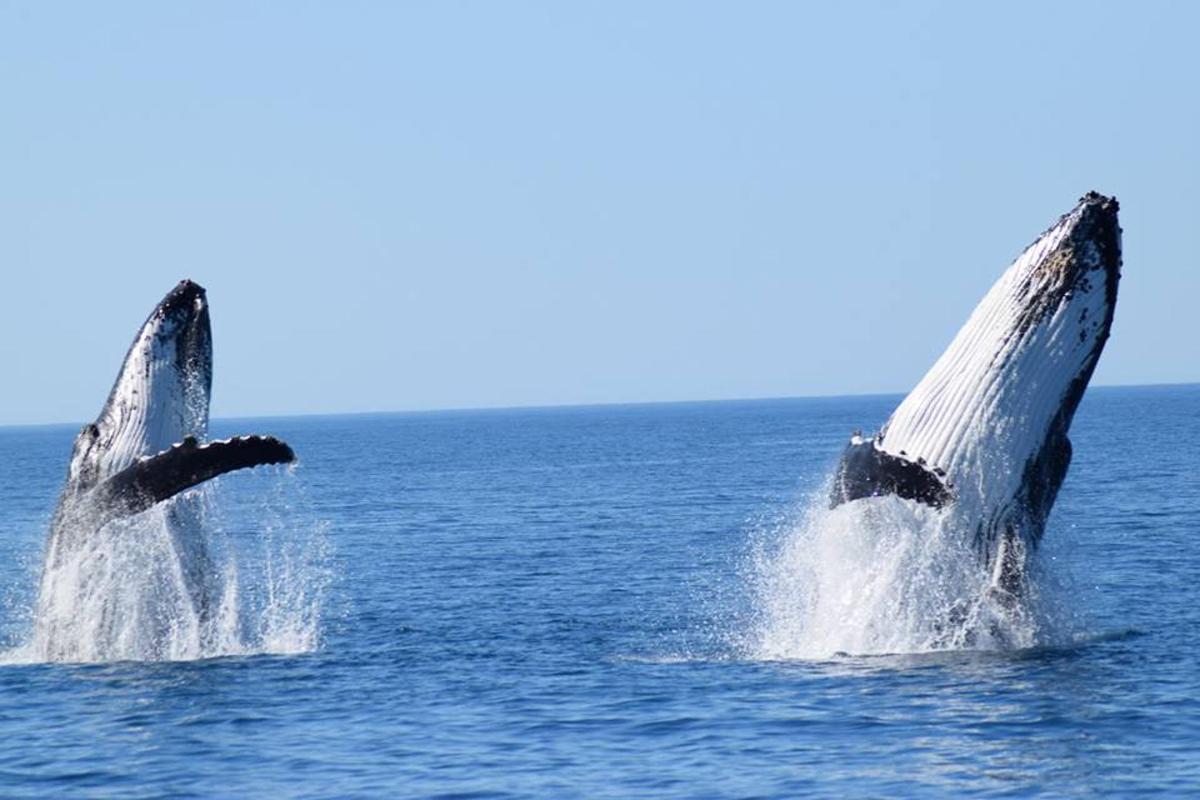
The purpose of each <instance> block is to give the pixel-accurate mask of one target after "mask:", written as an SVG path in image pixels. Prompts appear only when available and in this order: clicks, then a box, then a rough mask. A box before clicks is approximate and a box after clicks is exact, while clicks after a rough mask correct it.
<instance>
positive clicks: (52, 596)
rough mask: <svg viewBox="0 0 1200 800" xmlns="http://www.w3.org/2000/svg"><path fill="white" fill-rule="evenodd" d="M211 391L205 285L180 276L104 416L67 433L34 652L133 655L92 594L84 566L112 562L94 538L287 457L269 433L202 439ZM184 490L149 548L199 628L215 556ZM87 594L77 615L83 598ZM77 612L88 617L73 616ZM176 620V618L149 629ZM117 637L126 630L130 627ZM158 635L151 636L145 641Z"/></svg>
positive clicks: (108, 605) (110, 605)
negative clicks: (160, 546)
mask: <svg viewBox="0 0 1200 800" xmlns="http://www.w3.org/2000/svg"><path fill="white" fill-rule="evenodd" d="M211 388H212V330H211V325H210V321H209V312H208V301H207V298H206V295H205V292H204V289H203V288H201V287H200V286H199V285H198V284H196V283H193V282H192V281H188V280H185V281H182V282H180V283H179V284H178V285H177V286H176V287H175V288H174V289H172V290H171V291H170V292H169V293H168V294H167V295H166V297H164V298H163V300H162V301H161V302H160V303H159V304H158V305H157V306H156V307H155V308H154V310H153V311H152V312H151V313H150V316H149V317H148V318H147V319H146V321H145V323H144V324H143V325H142V327H141V328H140V329H139V331H138V333H137V336H136V337H135V338H134V340H133V343H132V344H131V345H130V347H129V351H128V353H127V354H126V356H125V360H124V362H123V363H122V365H121V369H120V371H119V372H118V374H117V379H116V381H115V383H114V384H113V387H112V391H111V392H110V393H109V396H108V400H107V402H105V404H104V407H103V408H102V409H101V411H100V415H99V416H98V417H97V418H96V421H95V422H92V423H90V424H88V425H85V426H84V427H83V429H82V430H81V431H80V432H79V435H78V436H76V438H75V442H74V448H73V452H72V455H71V460H70V464H69V466H68V469H67V477H66V481H65V485H64V487H63V490H62V494H61V496H60V498H59V501H58V505H57V508H56V509H55V512H54V516H53V518H52V521H51V525H50V533H49V538H48V541H47V544H46V553H45V561H44V565H43V572H42V579H41V584H40V589H39V596H38V604H37V609H36V612H35V613H36V618H35V632H34V647H35V649H36V650H37V652H38V654H39V655H40V656H41V657H42V658H45V659H48V660H66V659H76V658H79V659H89V658H104V657H107V655H108V654H110V652H113V651H115V652H119V653H121V654H123V655H124V656H125V657H131V656H130V655H129V651H128V648H125V649H122V648H121V647H120V646H118V645H117V644H116V643H114V642H112V641H106V640H105V637H106V636H109V637H110V638H111V636H112V634H111V630H113V629H116V628H119V627H120V624H121V623H120V620H119V619H117V617H119V616H120V614H121V611H120V608H119V607H117V606H119V604H118V603H117V601H115V600H113V599H112V598H109V597H103V596H101V597H99V598H97V597H96V595H97V593H100V594H103V592H98V590H97V589H96V587H95V584H96V583H98V580H97V579H96V578H95V576H94V574H92V573H95V572H97V571H99V570H102V569H105V568H111V564H107V563H106V562H107V561H110V560H111V557H112V554H111V552H106V551H105V550H104V549H103V548H101V549H97V548H96V547H95V545H94V542H95V540H96V539H97V538H98V537H99V536H100V532H101V531H102V530H103V529H105V527H106V526H109V525H110V523H113V522H116V521H120V520H125V519H128V518H131V517H133V516H134V515H137V514H139V513H141V512H145V511H147V510H148V509H151V508H153V507H155V506H157V505H158V504H160V503H163V501H166V500H169V499H171V498H175V497H176V496H177V495H179V494H180V493H181V492H184V491H185V490H187V489H190V488H192V487H195V486H197V485H199V484H201V483H203V482H204V481H207V480H209V479H211V478H214V477H216V476H218V475H221V474H224V473H226V472H230V471H232V470H237V469H242V468H246V467H253V466H257V465H260V464H282V463H288V462H291V461H293V460H294V458H295V456H294V454H293V452H292V449H291V448H290V447H289V446H288V445H287V444H285V443H284V442H282V441H280V440H279V439H276V438H274V437H272V436H257V435H252V436H239V437H234V438H231V439H226V440H223V441H213V442H205V441H204V439H205V436H206V434H207V431H208V408H209V396H210V392H211ZM189 499H194V498H189V497H188V496H186V495H184V496H181V497H178V498H177V499H176V501H175V502H173V503H169V504H165V505H166V507H165V508H164V509H163V511H164V521H165V527H166V528H167V530H168V534H169V536H168V542H169V545H168V546H167V548H166V552H160V553H158V555H157V557H158V558H159V559H163V558H165V559H166V560H168V561H169V562H171V563H169V564H166V565H164V566H163V567H162V568H163V569H164V570H165V571H164V574H168V575H172V576H176V577H178V578H179V579H180V582H181V583H182V584H183V586H184V587H185V589H186V591H185V592H184V593H183V594H185V595H186V597H185V598H184V600H183V601H182V602H183V604H184V605H186V606H187V608H186V609H185V611H186V612H187V613H188V615H189V616H190V620H191V624H192V625H193V626H194V627H195V628H196V629H198V630H202V629H203V628H204V626H205V624H206V622H207V620H208V618H209V617H210V614H211V608H210V605H211V603H212V599H213V598H212V597H211V596H210V591H209V586H210V584H209V575H208V574H207V572H208V570H209V568H210V566H211V565H210V563H209V560H208V554H207V549H206V543H205V538H204V536H203V532H202V531H201V530H199V519H198V516H199V513H200V510H199V508H198V506H197V505H196V503H195V502H188V501H189ZM133 533H134V534H136V531H134V532H133ZM128 580H129V576H125V577H123V578H122V577H117V578H116V579H115V580H114V581H112V582H111V583H110V584H109V588H110V589H111V588H113V587H117V588H119V584H121V583H123V582H127V581H128ZM89 592H90V595H91V596H90V597H89V598H88V601H87V602H88V603H90V605H89V608H88V610H87V612H86V613H85V612H84V610H83V609H82V606H83V605H85V601H84V600H83V599H81V598H83V597H84V596H86V595H88V594H89ZM139 607H140V606H139ZM176 611H178V608H176ZM85 616H86V617H88V619H87V620H84V619H81V617H85ZM180 624H181V623H180V621H179V620H172V621H170V622H169V623H167V624H164V625H163V626H161V627H160V629H159V630H158V631H157V633H154V634H152V638H155V637H157V638H161V637H162V636H163V635H166V634H165V633H164V631H168V630H169V629H170V628H171V627H172V626H174V628H176V629H178V627H179V625H180ZM81 626H82V627H86V628H87V631H86V634H83V633H82V632H81ZM123 635H124V636H125V638H126V639H127V638H128V633H126V634H123ZM80 639H87V640H88V641H87V642H86V643H84V642H81V641H80ZM160 644H161V643H160V642H159V643H155V642H151V644H150V648H151V649H152V650H153V648H155V647H158V646H160ZM150 656H151V657H153V656H154V653H153V652H152V653H151V654H150ZM132 657H137V656H136V655H135V656H132Z"/></svg>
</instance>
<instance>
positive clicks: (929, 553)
mask: <svg viewBox="0 0 1200 800" xmlns="http://www.w3.org/2000/svg"><path fill="white" fill-rule="evenodd" d="M826 496H827V494H826V493H824V492H822V493H818V494H817V495H815V496H814V497H813V498H812V499H811V500H810V501H809V502H808V503H807V504H806V505H805V506H804V508H803V510H802V511H801V512H800V513H799V515H798V517H795V518H791V519H788V520H785V521H783V522H781V523H779V524H778V525H776V526H775V528H774V530H760V531H759V532H758V533H757V534H756V535H755V537H754V542H753V544H752V548H751V555H750V558H749V559H748V561H747V564H746V569H745V573H746V578H747V580H748V583H749V585H750V587H751V595H752V598H753V610H752V613H751V617H750V622H749V625H748V626H747V629H746V630H747V632H746V633H745V634H743V636H742V640H741V641H739V642H738V649H739V650H741V651H742V652H743V653H745V654H746V655H747V656H748V657H751V658H755V659H765V660H774V659H808V660H817V659H827V658H830V657H833V656H837V655H844V654H852V655H855V656H863V655H883V654H898V653H925V652H936V651H945V650H964V649H972V650H1007V649H1017V648H1027V647H1034V646H1046V645H1052V644H1055V643H1058V642H1062V641H1069V640H1070V639H1071V638H1072V636H1073V634H1072V633H1071V630H1070V629H1071V627H1072V626H1071V624H1070V623H1071V621H1072V620H1071V615H1069V614H1064V613H1062V604H1061V601H1060V600H1059V596H1058V592H1056V591H1055V589H1056V586H1057V584H1056V582H1055V580H1054V579H1053V578H1052V577H1051V576H1048V575H1047V574H1046V573H1045V571H1044V570H1043V569H1042V568H1041V567H1040V565H1039V563H1038V559H1036V558H1035V559H1033V564H1032V571H1031V573H1030V576H1029V581H1028V590H1027V591H1026V592H1025V593H1024V594H1023V596H1022V597H1021V598H1019V600H1018V601H1017V602H1016V603H1015V604H1013V603H1012V602H1011V601H1009V602H1006V601H1005V600H1004V599H1003V598H1000V597H998V596H997V595H996V594H995V593H992V592H989V591H988V588H989V586H990V585H991V575H990V574H989V572H988V570H987V568H986V566H985V565H984V564H982V563H981V560H980V559H979V557H978V556H977V554H976V552H975V551H974V549H973V548H972V546H971V544H970V542H971V537H970V536H969V535H964V533H963V531H961V530H959V529H957V527H956V525H955V515H953V514H947V513H943V512H941V511H938V510H936V509H933V508H930V507H928V506H924V505H921V504H918V503H914V502H912V501H908V500H903V499H901V498H899V497H895V496H887V497H877V498H869V499H863V500H859V501H855V502H853V503H846V504H843V505H841V506H839V507H838V508H835V509H832V510H831V509H828V508H827V507H826V505H825V503H824V499H825V497H826Z"/></svg>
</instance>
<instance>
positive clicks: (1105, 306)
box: [830, 192, 1121, 593]
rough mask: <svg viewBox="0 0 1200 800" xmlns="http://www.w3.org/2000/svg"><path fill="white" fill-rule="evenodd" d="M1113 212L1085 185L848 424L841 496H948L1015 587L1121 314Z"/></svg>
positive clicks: (834, 501)
mask: <svg viewBox="0 0 1200 800" xmlns="http://www.w3.org/2000/svg"><path fill="white" fill-rule="evenodd" d="M1117 211H1118V205H1117V201H1116V199H1115V198H1110V197H1105V196H1103V195H1101V194H1098V193H1096V192H1089V193H1088V194H1087V195H1085V196H1084V197H1083V198H1081V199H1080V200H1079V203H1078V204H1077V205H1076V206H1075V207H1074V208H1073V209H1072V210H1071V211H1070V212H1068V213H1067V214H1065V215H1063V216H1062V217H1061V218H1060V219H1059V220H1058V221H1057V222H1056V223H1055V224H1054V225H1053V226H1052V227H1051V228H1050V229H1049V230H1047V231H1046V232H1045V233H1044V234H1042V236H1041V237H1039V238H1038V239H1037V240H1036V241H1035V242H1034V243H1033V244H1031V245H1030V246H1029V247H1027V248H1026V249H1025V251H1024V252H1023V253H1021V255H1020V256H1019V257H1018V258H1017V260H1016V261H1015V262H1013V264H1012V265H1011V266H1010V267H1009V268H1008V269H1007V270H1006V271H1005V272H1004V274H1003V275H1001V277H1000V279H999V280H998V281H997V282H996V283H995V285H993V286H992V288H991V290H990V291H988V293H987V294H986V295H985V296H984V298H983V300H982V301H980V303H979V305H978V306H977V307H976V308H975V311H974V312H973V313H972V314H971V316H970V318H969V319H968V320H967V323H966V324H965V325H964V326H963V327H962V329H961V330H960V331H959V332H958V335H957V336H955V338H954V340H953V341H952V342H951V343H950V346H949V347H948V348H947V349H946V351H945V352H944V353H943V354H942V356H941V357H940V358H939V359H938V360H937V362H936V363H935V364H934V365H933V367H932V368H931V369H930V370H929V372H928V373H927V374H926V375H925V377H924V378H922V379H921V381H920V382H919V383H918V384H917V386H916V388H914V389H913V390H912V391H911V392H910V393H909V394H908V396H906V397H905V398H904V400H903V401H902V402H901V403H900V405H899V406H898V407H897V408H896V409H895V411H893V412H892V415H891V416H890V417H889V418H888V420H887V422H886V423H884V425H883V427H882V428H881V429H880V431H879V432H878V433H877V434H875V435H874V436H872V437H863V436H861V435H855V436H854V437H852V439H851V441H850V443H849V445H848V446H847V448H846V451H845V453H844V454H843V456H842V459H841V462H840V464H839V466H838V469H837V472H836V474H835V477H834V482H833V487H832V492H831V497H830V504H831V506H833V507H836V506H838V505H841V504H842V503H847V502H853V501H855V500H859V499H862V498H866V497H873V496H880V495H889V494H890V495H897V496H899V497H903V498H906V499H909V500H913V501H916V502H919V503H924V504H926V505H929V506H933V507H935V508H939V509H942V512H943V513H945V514H949V515H953V517H952V518H951V519H952V521H953V523H954V524H955V525H956V526H957V527H959V528H961V529H962V530H963V533H964V534H965V535H969V536H971V537H973V541H974V543H975V545H976V547H977V549H978V552H979V553H980V555H981V556H982V557H983V558H984V559H986V561H987V563H988V565H989V567H990V568H991V569H992V570H993V585H994V586H995V587H997V588H999V589H1002V590H1004V591H1006V592H1014V593H1015V592H1017V591H1018V590H1019V584H1020V581H1021V579H1022V576H1023V574H1024V562H1025V557H1026V555H1027V554H1028V552H1030V551H1031V550H1032V548H1034V547H1036V545H1037V543H1038V541H1039V540H1040V538H1041V536H1042V533H1043V531H1044V530H1045V525H1046V518H1047V516H1048V515H1049V513H1050V509H1051V508H1052V506H1053V505H1054V500H1055V498H1056V496H1057V494H1058V490H1059V488H1060V487H1061V485H1062V482H1063V479H1064V478H1065V476H1066V474H1067V469H1068V467H1069V466H1070V463H1071V442H1070V440H1069V439H1068V436H1067V434H1068V431H1069V430H1070V427H1071V420H1072V418H1073V417H1074V415H1075V410H1076V409H1077V408H1078V406H1079V401H1080V399H1081V398H1082V397H1083V393H1084V390H1085V389H1086V388H1087V385H1088V381H1089V380H1090V379H1091V376H1092V372H1093V370H1094V369H1095V367H1096V362H1097V361H1098V360H1099V358H1100V354H1101V352H1102V351H1103V349H1104V344H1105V342H1106V341H1107V340H1108V337H1109V331H1110V328H1111V326H1112V319H1113V310H1114V308H1115V307H1116V301H1117V285H1118V283H1119V281H1120V272H1121V229H1120V226H1119V225H1118V221H1117Z"/></svg>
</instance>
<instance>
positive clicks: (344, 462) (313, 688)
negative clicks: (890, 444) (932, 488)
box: [0, 386, 1200, 798]
mask: <svg viewBox="0 0 1200 800" xmlns="http://www.w3.org/2000/svg"><path fill="white" fill-rule="evenodd" d="M898 400H899V397H851V398H828V399H795V400H771V401H747V402H720V403H676V404H662V405H631V406H605V407H580V408H558V409H531V410H495V411H471V412H467V411H464V412H439V413H413V414H389V415H367V416H340V417H313V418H281V419H254V420H220V421H216V422H214V424H213V434H214V436H223V435H228V434H233V433H243V432H263V433H273V434H276V435H278V436H281V437H283V438H285V439H286V440H288V441H289V442H290V443H291V444H292V445H293V446H294V447H295V449H296V451H297V453H298V455H299V458H300V463H299V465H298V466H296V467H295V468H293V469H278V468H267V469H259V470H255V471H253V472H247V473H236V474H231V475H227V476H225V477H223V478H221V479H220V480H219V481H218V482H217V483H216V485H215V486H212V487H210V488H208V489H206V490H205V502H206V503H207V504H208V507H209V513H208V515H207V517H206V520H207V522H206V525H207V528H206V535H209V536H212V537H213V539H214V541H215V542H216V543H217V544H218V547H217V552H219V553H220V554H221V559H222V560H221V565H222V567H223V568H225V569H227V570H229V575H231V576H233V577H232V578H231V584H230V585H236V587H237V592H236V593H234V594H232V595H231V596H230V597H229V598H228V600H229V602H231V603H234V604H236V605H237V609H236V610H237V614H238V616H239V617H240V619H241V620H242V622H241V627H240V628H239V629H238V636H239V637H240V638H237V639H236V640H230V641H227V642H225V643H224V644H223V645H222V648H223V649H221V650H219V651H216V652H211V653H210V652H202V653H199V655H200V656H201V657H198V658H190V659H188V660H175V661H146V660H122V661H113V662H108V663H86V664H66V663H37V660H36V658H32V657H31V656H30V653H29V649H28V642H29V640H30V637H31V635H32V634H31V631H32V630H33V627H34V625H35V623H36V608H35V600H36V597H37V592H38V581H39V574H40V570H41V557H42V549H43V547H44V543H45V535H46V529H47V525H48V522H49V517H50V514H51V512H52V510H53V507H54V502H55V500H56V497H57V494H58V490H59V488H60V485H61V482H62V479H63V474H64V471H65V468H66V461H67V458H68V456H69V454H70V448H71V440H72V438H73V436H74V433H75V432H76V428H75V426H53V427H37V428H5V429H0V587H2V591H0V594H2V597H3V605H2V608H0V634H2V636H3V644H4V654H3V656H0V661H2V662H3V663H2V664H0V737H2V738H0V741H2V742H3V744H2V745H0V796H4V797H21V796H56V797H61V796H121V797H331V796H339V797H393V796H414V797H417V796H419V797H439V796H440V797H524V796H543V797H556V798H557V797H641V796H660V797H663V796H678V797H802V796H803V797H823V796H824V797H903V796H944V797H967V796H989V797H990V796H1021V797H1024V796H1037V795H1046V796H1055V797H1059V796H1074V797H1094V796H1112V797H1133V796H1139V795H1155V796H1167V797H1172V796H1184V795H1189V794H1191V795H1195V794H1198V793H1200V643H1198V642H1197V634H1198V632H1200V455H1198V452H1200V450H1198V449H1197V447H1196V443H1197V442H1200V386H1180V387H1149V388H1095V389H1092V390H1090V391H1089V393H1088V394H1087V396H1086V398H1085V399H1084V401H1083V404H1082V406H1081V408H1080V410H1079V413H1078V416H1077V418H1076V422H1075V425H1074V427H1073V430H1072V439H1073V441H1074V445H1075V455H1074V463H1073V465H1072V467H1071V472H1070V474H1069V476H1068V478H1067V481H1066V484H1065V485H1064V487H1063V489H1062V492H1061V494H1060V496H1059V500H1058V503H1057V506H1056V507H1055V510H1054V513H1053V515H1052V517H1051V521H1050V524H1049V528H1048V531H1047V534H1046V538H1045V540H1044V543H1043V546H1042V548H1041V549H1040V550H1039V552H1038V554H1037V557H1036V558H1037V564H1036V569H1035V580H1036V582H1037V590H1038V591H1037V597H1038V600H1037V607H1036V608H1035V609H1033V610H1031V611H1030V614H1029V618H1028V620H1027V621H1026V623H1025V624H1024V627H1023V629H1022V631H1021V632H1020V633H1021V635H1020V636H1018V637H1017V638H1016V639H1014V640H1012V641H1011V642H1009V643H1008V644H1007V645H1006V644H1003V643H999V642H993V641H982V642H981V643H979V644H978V645H977V646H973V647H970V648H960V649H944V645H939V644H938V642H937V641H936V640H931V639H929V638H928V637H927V636H925V635H924V634H923V633H922V630H924V629H922V628H921V626H920V625H919V624H914V620H915V621H916V622H917V623H919V622H920V619H921V616H922V614H925V615H926V616H928V615H929V614H935V613H936V612H937V609H938V608H939V607H940V606H939V603H944V601H945V600H946V595H947V593H950V594H953V592H954V591H956V586H958V583H956V581H959V582H960V581H961V580H962V579H961V577H956V576H955V575H954V574H953V572H954V571H953V570H949V571H948V573H943V572H939V571H938V570H937V569H935V568H931V566H930V564H931V563H932V564H934V566H935V567H936V562H937V561H938V560H939V558H941V560H943V561H944V560H946V559H950V558H952V557H953V555H954V552H955V551H954V550H953V548H948V549H946V550H945V551H944V552H943V551H942V550H937V549H936V548H935V549H934V550H933V551H931V550H930V546H929V544H928V537H926V536H924V532H925V528H924V526H925V524H926V521H924V520H923V519H921V518H920V515H919V514H916V513H915V512H912V510H911V509H906V508H903V507H895V508H884V509H882V511H881V512H880V513H879V514H877V515H876V516H874V517H872V518H871V519H870V520H868V521H867V522H861V521H860V522H855V520H853V519H847V518H846V517H845V516H841V517H838V516H837V515H836V514H831V513H830V512H827V511H825V510H824V509H823V505H824V504H823V491H822V487H823V485H824V484H825V482H826V481H827V479H828V476H829V473H830V470H831V469H832V468H833V466H834V465H835V463H836V461H837V457H838V455H839V452H840V450H841V448H842V447H843V446H844V444H845V441H846V438H847V436H848V435H849V434H850V433H851V432H852V431H853V430H854V429H856V428H862V429H864V430H872V429H873V428H874V427H876V426H878V425H879V424H880V423H881V422H882V421H883V420H884V419H885V418H886V416H887V415H888V413H889V412H890V411H891V409H892V408H893V407H894V406H895V404H896V403H897V402H898ZM899 505H900V506H903V505H905V504H899ZM147 524H148V525H149V524H152V523H147ZM127 534H128V535H125V542H126V543H125V545H123V546H125V547H136V546H137V545H138V544H139V542H140V540H139V539H138V535H139V534H138V532H137V530H136V529H133V530H131V531H128V532H127ZM113 569H115V570H117V572H116V575H117V577H118V578H120V579H121V580H125V578H126V577H127V579H128V581H136V580H137V579H138V578H139V575H138V574H134V573H136V572H138V570H137V569H136V568H134V567H129V573H130V574H128V575H127V576H122V574H121V573H120V572H119V570H120V567H119V565H118V566H116V567H113ZM931 570H932V571H931ZM127 585H134V584H127ZM967 588H969V587H967ZM965 590H966V588H964V591H965ZM818 595H819V596H818ZM926 632H927V631H926ZM1013 642H1016V643H1015V644H1014V643H1013ZM939 647H942V648H943V649H938V648H939ZM131 652H132V651H131Z"/></svg>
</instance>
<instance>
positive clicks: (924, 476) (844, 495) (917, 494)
mask: <svg viewBox="0 0 1200 800" xmlns="http://www.w3.org/2000/svg"><path fill="white" fill-rule="evenodd" d="M888 494H894V495H898V496H900V497H903V498H905V499H907V500H915V501H917V502H918V503H924V504H925V505H928V506H933V507H934V508H941V507H942V506H944V505H946V504H947V503H949V502H950V501H951V500H953V499H954V493H953V492H952V491H951V489H950V487H949V485H948V484H947V483H946V482H944V481H943V479H942V478H941V477H939V476H938V474H937V473H935V472H934V471H933V470H932V469H930V468H929V467H927V466H924V465H923V464H917V463H915V462H912V461H909V460H908V459H906V458H900V457H899V456H894V455H892V454H890V453H886V452H884V451H883V450H880V449H879V448H877V447H876V446H875V443H874V442H872V441H869V440H861V439H855V440H853V441H851V442H850V444H849V446H847V447H846V451H845V452H844V453H843V454H842V461H841V463H840V464H838V469H837V474H836V475H835V476H834V481H833V490H832V491H831V492H830V497H829V507H830V508H837V507H838V506H840V505H841V504H842V503H848V502H850V501H851V500H858V499H859V498H862V497H879V496H882V495H888Z"/></svg>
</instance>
